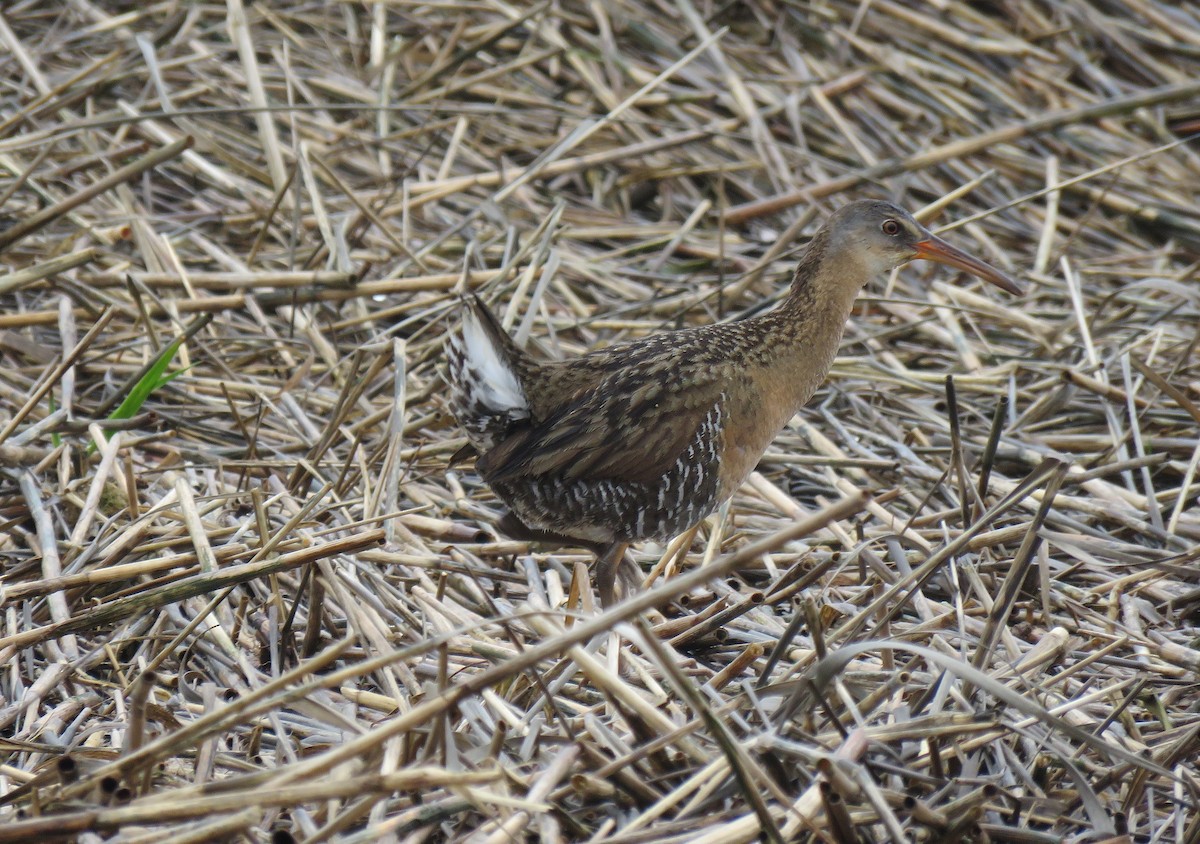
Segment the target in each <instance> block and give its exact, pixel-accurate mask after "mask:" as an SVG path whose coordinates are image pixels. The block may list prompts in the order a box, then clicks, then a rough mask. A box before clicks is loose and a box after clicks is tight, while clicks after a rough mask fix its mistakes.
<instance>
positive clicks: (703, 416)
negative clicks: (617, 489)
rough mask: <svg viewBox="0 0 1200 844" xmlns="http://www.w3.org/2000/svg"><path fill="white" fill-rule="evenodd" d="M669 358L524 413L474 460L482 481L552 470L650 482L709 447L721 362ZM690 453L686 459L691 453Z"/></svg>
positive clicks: (719, 409)
mask: <svg viewBox="0 0 1200 844" xmlns="http://www.w3.org/2000/svg"><path fill="white" fill-rule="evenodd" d="M682 363H683V361H680V360H679V359H678V358H676V357H674V356H671V357H670V358H668V359H662V360H658V361H653V362H648V363H647V364H646V365H644V366H641V367H636V368H622V369H619V370H617V371H614V372H611V373H610V374H608V375H607V376H606V377H605V378H603V379H602V380H601V381H600V382H599V383H597V384H596V385H595V387H594V388H592V389H589V390H586V391H583V392H580V393H577V394H576V395H574V396H572V397H571V398H570V399H568V400H567V401H566V402H565V403H564V404H563V405H562V406H560V407H558V408H556V409H555V410H553V411H552V412H550V413H549V414H547V415H546V416H545V418H543V419H531V420H529V421H528V422H527V423H524V424H522V425H519V426H516V427H515V428H514V429H513V431H512V433H511V434H510V435H509V436H508V437H507V438H506V439H504V440H502V441H501V442H499V443H497V444H496V445H495V447H493V448H491V449H489V450H488V451H487V453H485V454H484V455H482V456H481V457H480V458H479V459H478V460H477V461H476V467H477V468H478V469H479V471H480V472H481V473H482V475H483V477H484V478H485V479H487V480H488V481H502V480H507V479H513V478H518V477H538V476H558V477H564V478H580V477H588V478H595V479H607V480H622V481H630V482H650V481H653V480H656V479H658V478H660V477H662V476H663V475H664V474H665V473H666V472H667V471H668V470H669V469H670V468H671V467H672V466H674V465H675V463H676V462H677V461H678V460H679V458H680V456H681V455H683V454H684V453H685V452H687V451H688V449H689V448H690V447H693V446H694V445H696V444H697V441H698V440H697V438H699V441H700V445H701V447H702V448H705V449H707V448H716V447H717V441H718V440H719V438H720V435H721V425H722V423H723V420H724V418H725V415H724V410H723V402H724V394H725V390H726V388H727V384H726V381H727V379H728V373H727V372H725V370H724V367H716V368H708V369H704V370H701V371H700V372H696V371H690V372H689V373H688V376H687V377H686V378H681V377H680V371H679V370H680V368H681V364H682ZM697 457H699V455H693V456H692V457H691V458H690V459H696V458H697Z"/></svg>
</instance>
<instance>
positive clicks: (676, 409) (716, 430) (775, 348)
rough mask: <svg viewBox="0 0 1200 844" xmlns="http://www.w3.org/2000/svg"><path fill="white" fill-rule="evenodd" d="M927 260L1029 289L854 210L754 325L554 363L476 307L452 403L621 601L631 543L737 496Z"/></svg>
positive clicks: (530, 512) (526, 498)
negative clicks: (619, 581) (896, 274)
mask: <svg viewBox="0 0 1200 844" xmlns="http://www.w3.org/2000/svg"><path fill="white" fill-rule="evenodd" d="M915 258H926V259H929V260H934V261H939V262H941V263H946V264H950V265H952V266H955V267H958V268H960V269H964V270H966V271H968V272H971V273H973V274H974V275H977V276H979V277H981V278H984V279H986V280H988V281H990V282H992V283H994V284H996V285H998V286H1000V287H1002V288H1004V289H1005V290H1008V291H1009V292H1012V293H1017V292H1019V290H1018V288H1017V287H1016V285H1015V284H1014V283H1013V282H1012V281H1011V280H1010V279H1008V278H1007V277H1006V276H1004V275H1003V274H1002V273H1000V272H998V271H997V270H995V269H993V268H991V267H989V266H988V265H986V264H984V263H982V262H980V261H978V260H976V259H974V258H971V257H970V256H967V255H966V254H964V253H962V252H960V251H958V250H957V249H955V248H954V247H952V246H950V245H949V244H947V243H945V242H944V241H942V240H940V239H939V238H936V237H934V236H933V235H932V234H930V233H929V232H928V231H927V230H925V229H924V228H923V227H922V226H921V225H920V224H918V223H917V222H916V221H915V220H913V218H912V217H910V216H909V215H908V214H907V213H906V212H904V211H902V210H901V209H899V208H897V207H896V206H894V205H891V204H890V203H886V202H875V201H864V202H855V203H852V204H850V205H847V206H845V207H843V208H841V209H840V210H838V211H837V212H836V213H835V214H834V215H833V216H832V217H831V218H830V219H829V221H828V222H827V223H826V225H825V226H824V227H823V228H822V229H821V230H820V231H819V232H817V234H816V236H815V237H814V238H813V240H812V242H811V244H810V245H809V247H808V250H807V251H806V252H805V254H804V256H803V257H802V258H801V259H800V263H799V265H798V267H797V268H796V272H795V275H794V277H793V280H792V286H791V289H790V291H789V293H788V295H787V297H786V298H785V299H784V301H783V302H782V304H780V305H779V306H778V307H777V308H775V309H774V310H772V311H770V312H769V313H766V314H764V315H762V316H759V317H756V318H754V319H748V320H745V321H742V322H734V323H722V324H717V325H706V326H702V327H698V328H688V329H684V330H681V331H673V332H667V333H663V334H657V335H653V336H650V337H645V338H642V339H639V340H633V341H630V342H626V343H619V344H616V345H613V346H610V347H608V348H605V349H599V350H597V351H594V352H591V353H589V354H587V355H584V356H583V357H579V358H575V359H573V360H566V361H554V362H542V361H537V360H534V359H533V358H532V357H530V356H529V355H528V354H526V353H525V352H523V351H522V350H520V349H518V348H517V347H516V345H515V344H514V343H513V342H512V340H511V338H509V337H508V335H507V334H506V333H505V332H504V330H503V328H502V327H501V326H500V324H499V322H498V321H497V320H496V319H495V317H494V316H493V315H492V314H491V312H490V311H488V309H487V308H486V307H485V306H484V304H483V303H482V302H481V301H480V300H479V299H478V298H475V297H473V296H472V297H468V298H467V301H466V303H465V309H464V316H463V324H462V329H461V331H460V332H459V333H457V334H455V335H453V336H452V337H451V340H450V342H449V343H448V345H447V358H448V361H449V367H448V380H449V382H450V387H451V397H450V401H451V407H452V410H453V411H454V414H455V416H456V417H457V419H458V420H459V422H460V424H461V425H462V426H463V428H464V430H465V431H466V433H467V436H468V439H469V441H470V443H471V445H472V446H473V447H474V449H475V451H476V452H477V454H478V459H477V461H476V466H477V468H478V470H479V473H480V475H481V476H482V477H483V479H484V480H485V481H486V482H487V483H488V485H489V486H490V487H491V488H492V490H493V491H494V492H495V493H496V495H497V496H499V498H500V499H501V500H502V501H504V502H505V503H506V504H507V505H508V506H509V507H510V508H512V511H513V513H514V514H515V515H516V517H517V518H518V519H519V520H520V521H521V522H522V523H524V524H525V525H526V526H528V527H529V528H532V529H533V530H534V531H540V532H547V533H548V534H550V535H557V536H560V537H563V538H566V539H569V540H574V541H576V542H578V543H580V544H584V545H586V546H588V547H591V548H594V549H596V550H597V553H598V554H599V557H600V563H599V567H598V570H597V583H598V586H599V589H600V593H601V598H602V599H603V600H604V601H605V603H610V602H611V601H612V600H613V598H614V591H613V587H614V583H615V577H616V572H617V567H618V564H619V563H620V561H621V558H622V556H623V554H624V549H625V547H626V545H627V544H628V543H629V542H632V541H636V540H640V539H649V538H655V539H660V540H661V539H667V538H669V537H671V536H673V535H675V534H677V533H680V532H681V531H683V530H685V529H687V528H688V527H690V526H692V525H693V524H695V523H696V522H698V521H700V520H701V519H703V518H704V517H705V516H707V515H708V514H709V513H711V512H712V511H713V510H714V509H716V508H717V507H718V506H719V505H720V504H721V503H722V502H723V501H725V500H726V499H728V498H729V497H730V496H731V495H733V493H734V492H735V491H736V490H737V489H738V487H739V486H740V485H741V484H742V483H743V481H745V479H746V478H747V476H749V474H750V473H751V472H752V471H753V470H754V468H755V466H756V465H757V463H758V461H759V458H761V457H762V454H763V452H764V451H765V450H766V448H767V446H768V445H769V444H770V442H771V440H773V439H774V438H775V436H776V435H777V434H778V433H779V431H780V430H781V429H782V428H783V426H784V425H785V424H786V423H787V421H788V420H789V419H790V418H791V417H792V415H793V414H795V413H796V411H797V410H799V409H800V407H802V406H803V405H804V403H805V402H807V401H808V399H809V398H810V397H811V396H812V394H813V392H815V391H816V389H817V388H818V387H819V386H820V385H821V382H822V381H823V380H824V379H825V375H826V373H827V372H828V371H829V367H830V365H831V364H832V363H833V358H834V356H835V354H836V353H837V348H838V344H839V342H840V341H841V337H842V331H843V329H844V327H845V324H846V319H847V318H848V316H849V314H850V310H851V307H852V306H853V303H854V299H855V297H856V296H857V294H858V291H859V290H860V289H861V288H862V286H863V285H864V284H866V283H867V282H868V281H869V280H870V279H871V278H873V277H876V276H878V275H881V274H882V273H884V272H886V271H888V270H890V269H892V268H894V267H896V266H899V265H901V264H903V263H906V262H907V261H910V260H913V259H915Z"/></svg>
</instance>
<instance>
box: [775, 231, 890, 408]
mask: <svg viewBox="0 0 1200 844" xmlns="http://www.w3.org/2000/svg"><path fill="white" fill-rule="evenodd" d="M824 234H825V232H823V231H822V232H819V233H818V236H817V237H816V238H814V240H813V242H812V244H810V246H809V249H808V251H807V252H806V253H805V254H804V256H803V257H802V258H801V259H800V263H799V265H798V266H797V267H796V272H795V275H794V276H793V278H792V286H791V289H790V290H789V291H788V295H787V297H786V298H785V299H784V301H783V302H782V303H781V304H780V306H779V307H778V308H776V309H775V310H773V311H771V312H770V313H768V314H764V315H763V316H762V317H761V319H762V320H764V322H765V323H766V325H765V326H764V327H765V328H766V331H765V332H764V334H765V335H766V336H769V337H770V341H769V342H770V349H769V351H768V354H767V356H766V360H767V361H768V365H767V367H766V369H767V371H766V372H764V373H763V375H764V382H765V386H766V387H767V389H768V390H770V391H771V392H772V393H774V395H775V396H776V400H777V401H778V402H779V405H780V410H781V412H784V413H786V414H787V415H788V416H789V418H790V415H791V414H792V413H795V412H796V411H797V410H799V409H800V407H802V406H803V405H804V404H805V402H807V401H808V400H809V399H810V398H811V397H812V394H813V393H814V392H816V390H817V388H818V387H820V386H821V384H822V382H824V380H825V376H826V375H827V374H828V373H829V368H830V366H832V365H833V360H834V358H835V357H836V356H837V351H838V346H839V345H840V343H841V340H842V332H843V331H844V330H845V328H846V320H847V319H849V317H850V311H851V310H852V308H853V307H854V300H855V298H856V297H857V295H858V291H859V290H860V289H861V288H862V286H863V284H865V283H866V281H867V275H868V272H867V269H866V268H865V267H863V266H861V265H860V264H858V263H857V262H856V261H855V260H854V259H853V256H851V255H847V254H845V253H844V252H843V251H842V250H838V249H837V248H836V246H834V245H833V244H831V243H829V242H828V241H827V240H826V239H825V238H824V237H823V235H824Z"/></svg>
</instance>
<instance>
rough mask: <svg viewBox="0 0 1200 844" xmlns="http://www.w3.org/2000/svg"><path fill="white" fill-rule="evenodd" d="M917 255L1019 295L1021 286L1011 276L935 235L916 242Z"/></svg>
mask: <svg viewBox="0 0 1200 844" xmlns="http://www.w3.org/2000/svg"><path fill="white" fill-rule="evenodd" d="M917 257H918V258H924V259H925V260H926V261H935V262H936V263H939V264H946V265H947V266H951V267H955V268H956V269H960V270H963V271H964V272H968V273H970V274H971V275H973V276H976V277H978V278H982V279H983V280H984V281H990V282H991V283H992V284H994V285H996V286H997V287H999V288H1000V289H1001V290H1007V291H1008V292H1009V293H1013V294H1015V295H1017V296H1020V295H1021V288H1020V287H1018V286H1017V283H1016V282H1015V281H1013V280H1012V279H1011V278H1009V277H1008V276H1006V275H1005V274H1004V273H1002V272H1000V271H999V270H998V269H996V268H995V267H993V266H991V265H990V264H985V263H984V262H983V261H981V260H979V259H978V258H973V257H971V256H970V255H968V254H967V253H966V252H963V251H962V250H961V249H959V248H958V247H956V246H951V245H950V244H949V243H947V242H946V241H944V240H942V239H941V238H940V237H938V236H937V235H933V234H931V235H929V237H927V238H926V239H925V240H922V241H920V242H919V243H917Z"/></svg>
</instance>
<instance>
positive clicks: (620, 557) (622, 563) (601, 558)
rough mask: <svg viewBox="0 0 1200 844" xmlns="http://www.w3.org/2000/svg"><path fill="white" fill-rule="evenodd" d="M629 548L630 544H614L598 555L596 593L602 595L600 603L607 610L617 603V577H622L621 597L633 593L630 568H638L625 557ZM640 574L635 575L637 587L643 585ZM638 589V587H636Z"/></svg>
mask: <svg viewBox="0 0 1200 844" xmlns="http://www.w3.org/2000/svg"><path fill="white" fill-rule="evenodd" d="M628 547H629V543H628V542H614V543H612V544H611V545H609V546H608V547H607V548H605V549H604V551H602V552H601V553H599V554H597V555H596V591H597V592H599V593H600V603H602V604H603V605H604V606H605V607H606V608H607V607H611V606H613V605H614V604H616V602H617V592H616V586H617V575H618V574H620V575H621V580H622V586H623V587H624V588H622V590H621V593H622V594H621V597H625V595H627V594H628V593H629V592H631V591H632V589H631V587H630V572H629V568H630V567H632V568H634V569H636V568H637V566H636V565H635V564H634V562H633V561H632V560H630V559H629V558H628V557H626V556H625V549H626V548H628ZM639 575H640V572H639V573H638V574H635V575H633V578H634V579H635V580H636V581H637V586H641V585H642V581H641V577H640V576H639ZM634 588H636V587H634Z"/></svg>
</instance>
